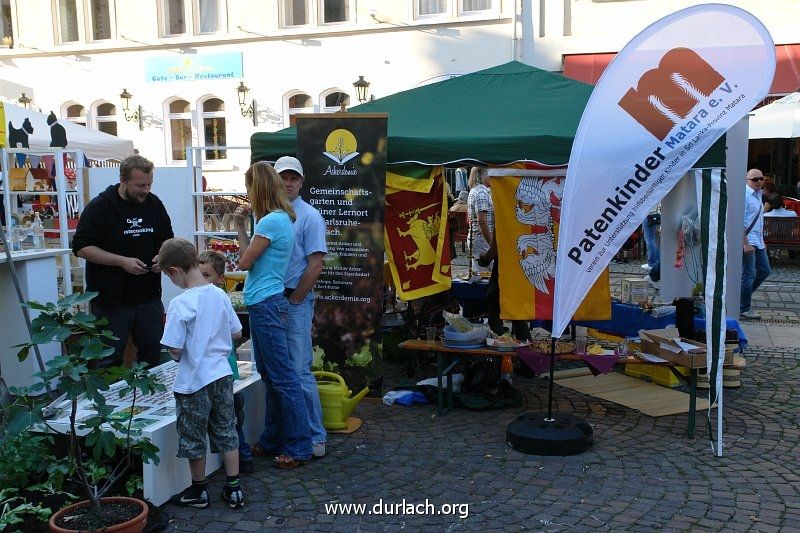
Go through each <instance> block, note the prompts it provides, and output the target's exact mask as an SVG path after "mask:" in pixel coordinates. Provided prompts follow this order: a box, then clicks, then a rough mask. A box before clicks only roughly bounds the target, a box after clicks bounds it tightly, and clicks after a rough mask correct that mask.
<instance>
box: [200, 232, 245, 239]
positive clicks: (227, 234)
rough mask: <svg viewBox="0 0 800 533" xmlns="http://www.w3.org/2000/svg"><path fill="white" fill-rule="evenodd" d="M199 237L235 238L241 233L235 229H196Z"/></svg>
mask: <svg viewBox="0 0 800 533" xmlns="http://www.w3.org/2000/svg"><path fill="white" fill-rule="evenodd" d="M194 234H195V235H197V236H198V237H233V238H234V239H235V238H236V237H237V236H238V235H239V234H238V233H237V232H235V231H205V230H203V231H195V232H194Z"/></svg>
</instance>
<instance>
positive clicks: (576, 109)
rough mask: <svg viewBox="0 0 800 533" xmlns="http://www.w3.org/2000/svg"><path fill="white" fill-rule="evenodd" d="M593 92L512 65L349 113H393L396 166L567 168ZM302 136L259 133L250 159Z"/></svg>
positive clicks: (720, 157) (291, 148) (719, 162)
mask: <svg viewBox="0 0 800 533" xmlns="http://www.w3.org/2000/svg"><path fill="white" fill-rule="evenodd" d="M591 93H592V86H591V85H588V84H586V83H582V82H579V81H575V80H571V79H569V78H565V77H563V76H560V75H558V74H553V73H551V72H548V71H545V70H541V69H538V68H535V67H531V66H529V65H526V64H524V63H520V62H518V61H512V62H510V63H506V64H504V65H499V66H496V67H492V68H489V69H486V70H481V71H478V72H474V73H472V74H466V75H464V76H459V77H456V78H451V79H449V80H444V81H440V82H438V83H433V84H430V85H425V86H423V87H418V88H416V89H409V90H407V91H403V92H400V93H396V94H393V95H390V96H387V97H385V98H380V99H378V100H375V101H372V102H367V103H365V104H362V105H359V106H356V107H353V108H351V109H349V110H348V112H349V113H377V112H382V113H388V114H389V143H388V162H389V163H401V162H419V163H423V164H428V165H438V164H446V163H451V162H455V161H469V160H472V161H478V162H482V163H485V164H505V163H511V162H513V161H537V162H539V163H544V164H549V165H561V164H566V163H567V162H568V161H569V153H570V150H571V149H572V140H573V138H574V136H575V132H576V131H577V129H578V123H579V122H580V119H581V114H582V113H583V109H584V107H585V106H586V103H587V102H588V100H589V96H590V95H591ZM609 133H610V134H612V133H613V132H609ZM295 137H296V130H295V128H287V129H284V130H281V131H277V132H272V133H266V132H264V133H256V134H254V135H253V136H252V137H251V139H250V147H251V161H253V162H255V161H274V160H275V159H277V158H278V157H280V156H282V155H289V154H294V152H295ZM620 142H624V139H621V140H620ZM712 153H713V154H714V157H713V159H707V158H706V156H704V160H701V162H700V163H698V165H697V166H703V167H709V166H724V162H725V161H724V155H725V154H724V145H723V144H722V143H719V142H718V143H717V144H716V145H715V146H714V148H712V150H711V151H710V152H709V154H712ZM707 155H708V154H707Z"/></svg>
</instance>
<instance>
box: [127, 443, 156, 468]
mask: <svg viewBox="0 0 800 533" xmlns="http://www.w3.org/2000/svg"><path fill="white" fill-rule="evenodd" d="M131 450H132V451H133V452H134V453H135V454H136V455H138V456H140V457H141V458H142V462H144V463H147V464H151V463H152V464H154V465H158V462H159V458H158V446H156V445H155V444H153V443H152V442H150V439H140V440H137V441H136V443H135V444H134V445H133V446H131Z"/></svg>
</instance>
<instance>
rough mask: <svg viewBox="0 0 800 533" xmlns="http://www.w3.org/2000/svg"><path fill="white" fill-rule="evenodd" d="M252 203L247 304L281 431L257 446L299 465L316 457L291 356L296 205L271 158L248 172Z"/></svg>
mask: <svg viewBox="0 0 800 533" xmlns="http://www.w3.org/2000/svg"><path fill="white" fill-rule="evenodd" d="M244 177H245V180H244V183H245V186H246V187H247V196H248V197H249V199H250V207H247V206H242V207H239V208H238V209H237V210H236V213H235V214H234V220H235V221H236V231H237V232H238V233H239V265H240V267H241V268H242V269H243V270H247V277H246V278H245V283H244V303H245V304H246V305H247V311H248V312H249V313H250V338H251V340H252V342H253V355H254V357H255V361H256V367H257V368H258V371H259V373H260V374H261V379H262V380H263V381H264V383H265V384H266V389H267V398H266V402H267V404H266V410H267V416H268V417H269V416H271V417H274V419H275V420H277V421H278V424H272V427H279V428H280V431H278V432H277V433H276V432H275V431H270V430H268V428H269V426H266V427H265V429H264V431H263V432H262V434H261V437H260V438H259V441H258V443H257V444H256V445H255V446H253V454H254V455H274V456H275V459H274V463H275V466H278V467H280V468H293V467H295V466H299V465H301V464H303V463H305V462H307V461H309V460H310V459H311V430H310V428H309V425H308V413H307V411H306V403H305V398H304V397H303V391H302V389H301V387H300V380H299V377H298V375H297V372H295V370H294V367H293V365H292V363H291V361H290V359H289V351H288V348H287V344H286V324H287V320H288V317H289V302H288V300H287V299H286V296H284V289H285V287H284V285H283V281H284V275H285V274H286V267H287V266H288V264H289V258H290V257H291V254H292V247H293V246H294V231H293V230H292V222H293V221H294V220H295V214H294V209H292V204H291V202H289V198H288V196H287V195H286V189H284V186H283V181H282V180H281V178H280V176H279V175H278V173H277V172H275V169H273V168H272V166H271V165H270V164H268V163H265V162H263V161H262V162H258V163H255V164H253V165H252V166H251V167H250V168H249V169H247V172H245V175H244ZM251 212H252V214H253V216H254V219H255V220H256V225H255V230H254V232H253V238H252V239H251V238H249V237H248V235H247V229H246V228H245V222H246V220H247V218H248V215H250V213H251Z"/></svg>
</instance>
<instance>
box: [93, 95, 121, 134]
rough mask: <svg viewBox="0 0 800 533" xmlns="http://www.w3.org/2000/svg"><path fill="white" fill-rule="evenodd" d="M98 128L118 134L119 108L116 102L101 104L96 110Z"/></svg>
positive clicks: (104, 131)
mask: <svg viewBox="0 0 800 533" xmlns="http://www.w3.org/2000/svg"><path fill="white" fill-rule="evenodd" d="M95 120H96V121H97V129H98V130H99V131H102V132H103V133H108V134H109V135H116V134H117V108H116V106H114V104H107V103H106V104H100V105H98V106H97V110H96V111H95Z"/></svg>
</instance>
